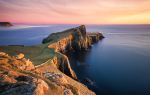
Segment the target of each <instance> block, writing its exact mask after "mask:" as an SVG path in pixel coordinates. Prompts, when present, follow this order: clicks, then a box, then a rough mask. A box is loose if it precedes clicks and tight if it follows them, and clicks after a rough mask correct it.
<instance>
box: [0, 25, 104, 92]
mask: <svg viewBox="0 0 150 95" xmlns="http://www.w3.org/2000/svg"><path fill="white" fill-rule="evenodd" d="M102 38H103V35H102V34H101V33H87V32H86V29H85V26H84V25H82V26H79V27H76V28H72V29H68V30H65V31H63V32H58V33H53V34H50V35H49V36H48V37H47V38H45V39H44V40H43V44H41V45H36V46H0V51H2V52H1V53H0V88H3V89H2V90H1V89H0V94H2V95H95V93H94V92H92V91H91V90H89V89H88V88H87V87H86V86H85V85H83V84H81V83H80V82H78V81H76V80H77V76H76V74H75V73H74V71H73V70H72V68H71V66H70V63H69V60H68V57H67V56H66V55H65V53H66V52H72V51H76V52H78V51H82V50H86V49H88V48H89V47H90V46H91V44H93V43H95V42H97V41H98V40H100V39H102ZM74 79H75V80H74Z"/></svg>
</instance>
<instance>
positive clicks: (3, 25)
mask: <svg viewBox="0 0 150 95" xmlns="http://www.w3.org/2000/svg"><path fill="white" fill-rule="evenodd" d="M0 26H2V27H10V26H13V25H12V24H11V23H10V22H0Z"/></svg>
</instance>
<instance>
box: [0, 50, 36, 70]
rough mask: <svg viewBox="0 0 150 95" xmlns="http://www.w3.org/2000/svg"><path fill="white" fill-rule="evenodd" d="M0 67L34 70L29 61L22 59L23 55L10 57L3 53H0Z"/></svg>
mask: <svg viewBox="0 0 150 95" xmlns="http://www.w3.org/2000/svg"><path fill="white" fill-rule="evenodd" d="M0 65H7V66H9V67H11V68H16V69H20V70H32V69H35V67H34V65H33V64H32V62H31V61H30V60H29V59H26V58H24V54H20V55H18V56H17V57H15V56H12V57H11V56H9V55H8V54H6V53H4V52H0Z"/></svg>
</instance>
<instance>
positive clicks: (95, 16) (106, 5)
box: [0, 0, 150, 24]
mask: <svg viewBox="0 0 150 95" xmlns="http://www.w3.org/2000/svg"><path fill="white" fill-rule="evenodd" d="M149 5H150V0H0V21H9V22H13V23H34V24H49V23H51V24H150V6H149Z"/></svg>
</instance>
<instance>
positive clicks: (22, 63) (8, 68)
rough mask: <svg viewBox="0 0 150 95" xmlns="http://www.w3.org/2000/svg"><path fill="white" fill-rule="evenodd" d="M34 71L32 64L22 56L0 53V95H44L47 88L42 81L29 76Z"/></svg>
mask: <svg viewBox="0 0 150 95" xmlns="http://www.w3.org/2000/svg"><path fill="white" fill-rule="evenodd" d="M18 57H19V58H18ZM34 69H35V67H34V65H33V64H32V62H31V61H29V60H27V59H26V58H24V55H23V54H19V55H17V56H9V55H8V54H6V53H4V52H0V94H1V95H45V92H47V91H48V90H49V86H48V84H47V83H46V82H45V81H43V80H42V79H39V78H37V77H33V76H31V75H29V73H30V72H31V71H32V70H34ZM24 72H26V73H24Z"/></svg>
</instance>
